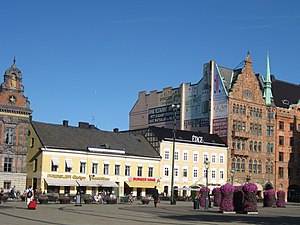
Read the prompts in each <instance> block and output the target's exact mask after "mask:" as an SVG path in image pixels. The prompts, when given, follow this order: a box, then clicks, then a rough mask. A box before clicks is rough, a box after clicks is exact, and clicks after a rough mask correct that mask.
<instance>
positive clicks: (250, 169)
mask: <svg viewBox="0 0 300 225" xmlns="http://www.w3.org/2000/svg"><path fill="white" fill-rule="evenodd" d="M252 166H253V161H252V159H250V160H249V173H252Z"/></svg>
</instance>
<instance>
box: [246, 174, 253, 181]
mask: <svg viewBox="0 0 300 225" xmlns="http://www.w3.org/2000/svg"><path fill="white" fill-rule="evenodd" d="M251 177H252V173H250V174H249V175H247V178H246V180H247V182H249V181H250V180H251Z"/></svg>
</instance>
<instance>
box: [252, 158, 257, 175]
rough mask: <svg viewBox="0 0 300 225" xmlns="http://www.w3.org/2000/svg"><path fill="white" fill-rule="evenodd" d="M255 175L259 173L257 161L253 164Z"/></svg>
mask: <svg viewBox="0 0 300 225" xmlns="http://www.w3.org/2000/svg"><path fill="white" fill-rule="evenodd" d="M253 173H257V161H256V160H254V163H253Z"/></svg>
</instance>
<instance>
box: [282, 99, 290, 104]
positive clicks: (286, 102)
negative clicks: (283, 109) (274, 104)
mask: <svg viewBox="0 0 300 225" xmlns="http://www.w3.org/2000/svg"><path fill="white" fill-rule="evenodd" d="M282 104H284V105H289V104H290V102H289V100H287V99H284V100H282Z"/></svg>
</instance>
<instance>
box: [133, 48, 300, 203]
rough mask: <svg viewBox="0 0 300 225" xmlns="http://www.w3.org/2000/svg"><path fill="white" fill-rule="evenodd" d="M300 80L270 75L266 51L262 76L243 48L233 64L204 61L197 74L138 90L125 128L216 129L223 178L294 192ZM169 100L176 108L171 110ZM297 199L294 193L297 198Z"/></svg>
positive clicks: (297, 188)
mask: <svg viewBox="0 0 300 225" xmlns="http://www.w3.org/2000/svg"><path fill="white" fill-rule="evenodd" d="M299 99H300V86H299V85H295V84H291V83H287V82H284V81H279V80H276V79H275V77H274V76H271V73H270V64H269V57H267V65H266V74H265V77H263V76H261V75H259V74H255V72H254V71H253V69H252V60H251V57H250V54H249V53H248V55H247V57H246V59H245V60H244V63H243V65H242V66H241V67H240V68H237V69H228V68H225V67H221V66H218V65H217V64H216V63H215V62H214V61H211V62H210V63H206V64H204V70H203V78H202V79H201V80H200V81H199V82H198V83H196V84H190V83H185V84H182V85H180V87H178V88H171V87H169V88H166V89H164V90H163V91H161V92H158V91H152V92H150V93H149V94H147V93H146V92H145V91H144V92H140V93H139V97H138V100H137V102H136V104H135V105H134V107H133V108H132V110H131V112H130V129H136V128H142V127H148V126H149V125H154V126H165V127H172V126H173V124H172V120H173V118H174V113H176V116H177V128H179V129H183V130H192V131H199V130H200V131H202V132H210V133H216V134H219V136H220V137H222V138H223V140H225V141H226V142H227V144H228V146H229V149H228V168H229V169H228V177H229V178H230V179H228V182H233V183H239V184H243V183H245V182H247V181H251V182H254V183H256V184H257V186H258V188H259V191H262V190H264V189H270V188H274V189H275V190H284V191H285V192H286V193H288V195H287V197H288V199H289V200H295V199H296V198H298V196H300V181H299V180H300V179H299V177H300V151H299V147H300V137H299V132H300V121H299V119H300V117H299V116H300V114H299V113H300V104H299V103H298V102H299ZM172 104H180V105H181V108H180V110H178V111H179V112H177V111H172V108H171V105H172ZM299 200H300V198H299Z"/></svg>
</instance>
